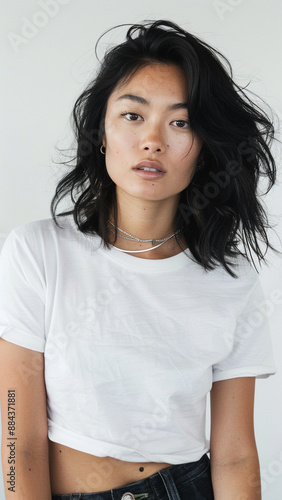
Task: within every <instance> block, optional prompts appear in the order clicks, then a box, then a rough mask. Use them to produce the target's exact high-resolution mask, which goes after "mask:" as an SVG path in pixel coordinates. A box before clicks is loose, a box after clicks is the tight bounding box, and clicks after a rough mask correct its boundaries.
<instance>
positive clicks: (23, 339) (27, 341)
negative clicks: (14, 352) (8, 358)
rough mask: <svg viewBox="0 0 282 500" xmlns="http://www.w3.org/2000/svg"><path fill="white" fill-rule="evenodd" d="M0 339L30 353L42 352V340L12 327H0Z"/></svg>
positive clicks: (43, 343) (43, 342)
mask: <svg viewBox="0 0 282 500" xmlns="http://www.w3.org/2000/svg"><path fill="white" fill-rule="evenodd" d="M0 338H2V339H3V340H7V341H8V342H11V343H12V344H16V345H18V346H20V347H25V348H26V349H31V350H32V351H38V352H44V348H45V341H44V340H43V339H42V338H39V337H34V335H33V334H32V333H29V332H27V331H25V330H21V329H19V328H15V327H13V326H0Z"/></svg>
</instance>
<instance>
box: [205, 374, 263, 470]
mask: <svg viewBox="0 0 282 500" xmlns="http://www.w3.org/2000/svg"><path fill="white" fill-rule="evenodd" d="M254 393H255V377H240V378H233V379H228V380H221V381H218V382H214V383H213V386H212V390H211V394H210V396H211V438H210V452H211V460H213V461H214V462H217V463H232V462H236V461H237V460H241V459H244V458H247V457H250V456H252V455H256V453H257V451H256V443H255V435H254V421H253V413H254Z"/></svg>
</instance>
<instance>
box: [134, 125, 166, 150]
mask: <svg viewBox="0 0 282 500" xmlns="http://www.w3.org/2000/svg"><path fill="white" fill-rule="evenodd" d="M166 147H167V146H166V139H165V134H164V131H163V129H162V127H161V126H159V125H153V126H150V127H149V126H148V127H147V129H146V131H145V133H144V135H143V137H142V140H141V144H140V148H141V149H142V150H145V151H150V152H151V153H164V152H165V150H166Z"/></svg>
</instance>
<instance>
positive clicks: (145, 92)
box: [0, 21, 276, 500]
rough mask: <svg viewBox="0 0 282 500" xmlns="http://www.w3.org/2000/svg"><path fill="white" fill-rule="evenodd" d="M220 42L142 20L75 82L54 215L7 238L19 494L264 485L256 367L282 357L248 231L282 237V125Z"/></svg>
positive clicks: (6, 368) (245, 493)
mask: <svg viewBox="0 0 282 500" xmlns="http://www.w3.org/2000/svg"><path fill="white" fill-rule="evenodd" d="M220 57H222V56H220V54H219V53H218V52H216V51H215V50H214V49H212V48H211V47H209V46H208V45H207V44H205V43H204V42H202V41H200V40H198V39H197V38H196V37H194V36H192V35H191V34H189V33H187V32H186V31H184V30H183V29H181V28H180V27H178V26H176V25H175V24H173V23H171V22H167V21H157V22H153V23H147V24H144V25H136V26H132V27H131V28H130V29H129V30H128V33H127V38H126V41H125V42H124V43H122V44H120V45H118V46H116V47H115V48H113V49H112V50H110V51H109V52H108V54H107V55H106V56H105V59H104V61H103V63H102V65H101V68H100V70H99V73H98V75H97V77H96V78H95V81H94V82H92V83H91V84H90V85H89V87H88V89H87V90H86V91H85V92H84V93H83V94H82V96H81V97H80V98H79V99H78V100H77V102H76V105H75V108H74V121H75V126H76V137H77V145H78V146H77V155H76V160H75V165H74V167H73V169H72V170H71V172H70V173H69V174H68V175H67V176H65V177H64V178H63V179H62V180H61V182H60V183H59V185H58V188H57V191H56V194H55V197H54V199H53V202H52V214H53V219H48V220H44V221H37V222H33V223H29V224H26V225H24V226H22V227H20V228H17V229H16V230H14V231H12V233H11V235H10V236H9V237H8V239H7V241H6V244H5V248H4V249H3V253H2V268H1V287H2V288H1V322H0V323H1V336H2V339H1V341H0V356H1V380H2V383H1V407H2V422H3V447H2V461H3V471H4V477H5V478H6V477H7V474H8V477H11V475H10V476H9V473H10V463H9V453H10V448H9V447H8V446H6V443H7V439H8V442H9V439H12V437H13V438H14V437H16V438H17V439H16V440H15V441H14V445H11V446H14V447H15V468H16V477H15V479H14V482H15V486H14V487H15V492H11V490H10V489H9V486H10V487H11V482H10V483H9V482H8V480H7V481H6V495H7V500H8V499H10V498H13V499H18V498H28V499H31V498H36V499H37V498H40V499H41V500H45V499H46V500H47V499H50V498H53V499H54V500H63V499H64V500H67V499H82V500H92V499H93V500H98V499H99V500H102V499H103V500H109V499H115V500H117V499H119V500H120V499H123V500H130V499H138V500H142V499H145V498H147V499H148V500H153V499H163V500H165V499H170V500H172V499H173V500H179V499H185V500H186V499H188V498H189V499H213V498H215V499H216V500H221V499H223V500H233V499H234V500H235V498H236V499H239V498H241V499H243V498H244V499H250V500H258V499H260V498H261V495H260V479H259V461H258V454H257V450H256V444H255V438H254V428H253V404H254V388H255V378H256V377H267V376H268V375H270V374H273V373H274V372H275V368H274V366H273V359H272V351H271V345H270V339H269V336H268V333H267V329H266V325H265V322H264V318H263V316H262V315H261V314H260V316H259V317H260V321H259V322H258V321H257V322H256V327H255V328H254V321H253V319H254V316H255V317H257V316H256V314H257V308H258V305H257V304H259V302H260V301H261V300H262V298H261V297H262V296H261V288H260V285H259V281H258V277H257V274H256V272H255V270H254V269H253V267H252V265H251V263H250V261H251V259H252V257H251V252H250V250H253V251H254V252H255V254H256V255H257V257H258V259H259V260H263V259H264V255H263V253H262V250H261V249H260V246H259V244H258V238H259V237H260V238H261V239H262V240H263V241H264V242H265V243H266V246H267V247H269V246H270V243H269V241H268V237H267V234H266V227H267V218H266V214H265V212H264V210H263V208H262V205H261V203H260V201H259V199H258V193H257V185H258V180H259V178H260V176H261V175H264V176H267V178H268V180H269V189H270V187H271V186H272V185H273V184H274V182H275V172H276V171H275V164H274V160H273V157H272V155H271V151H270V149H269V140H270V139H271V138H272V136H273V127H272V124H271V123H270V121H269V119H268V118H267V117H266V116H265V115H264V113H263V112H262V111H261V110H260V109H259V108H258V107H256V106H255V105H254V104H253V103H252V102H251V101H250V100H248V99H247V97H246V96H245V95H244V93H243V92H242V90H241V89H240V88H239V87H238V86H236V85H235V84H234V82H233V81H232V78H231V77H230V76H229V74H228V72H227V70H226V69H224V66H223V65H222V63H221V62H220ZM67 195H71V199H72V202H73V207H72V208H71V209H70V210H69V211H68V212H64V214H61V215H60V216H58V215H57V205H58V203H59V202H60V201H61V200H62V199H63V198H65V196H67ZM240 244H241V246H240ZM45 390H46V392H45ZM8 391H10V392H8ZM209 392H210V395H211V436H210V442H209V441H207V440H206V438H205V411H206V396H207V394H209ZM7 394H8V395H9V397H10V407H9V408H8V403H7V401H8V400H7ZM46 395H47V397H46ZM8 411H9V412H10V413H8ZM46 415H47V418H46ZM9 417H11V418H10V419H9ZM9 429H10V430H9ZM9 432H14V434H13V436H12V435H11V434H9ZM6 438H7V439H6ZM209 451H210V459H209V457H208V455H207V453H208V452H209ZM10 458H13V457H11V456H10ZM12 473H14V471H12Z"/></svg>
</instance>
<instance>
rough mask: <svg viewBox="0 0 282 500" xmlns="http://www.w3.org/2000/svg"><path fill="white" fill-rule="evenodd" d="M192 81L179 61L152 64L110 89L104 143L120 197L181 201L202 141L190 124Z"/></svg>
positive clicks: (110, 173)
mask: <svg viewBox="0 0 282 500" xmlns="http://www.w3.org/2000/svg"><path fill="white" fill-rule="evenodd" d="M186 103H187V81H186V77H185V75H184V73H183V72H182V70H181V69H180V68H179V67H177V66H174V65H165V64H157V63H156V64H150V65H148V66H145V67H144V68H141V69H140V70H138V71H137V72H136V73H135V75H134V76H133V77H132V78H131V79H130V80H129V81H128V82H127V83H125V84H120V85H118V86H117V88H116V89H115V90H114V91H113V93H112V94H111V95H110V97H109V100H108V105H107V110H106V116H105V134H104V139H103V144H104V146H105V147H106V167H107V171H108V174H109V176H110V177H111V179H112V180H113V182H114V183H115V184H116V192H117V197H118V198H119V197H121V196H123V195H125V194H126V195H127V196H128V195H129V196H130V197H133V198H139V199H140V198H141V199H143V200H152V201H160V200H165V199H170V200H173V201H177V202H178V199H179V193H180V192H181V191H183V189H185V188H186V187H187V186H188V184H189V183H190V180H191V178H192V176H193V173H194V170H195V167H196V164H197V158H198V156H199V152H200V149H201V146H202V142H201V141H200V140H199V138H197V137H196V136H195V134H193V132H192V131H191V129H190V128H189V117H188V109H187V105H186Z"/></svg>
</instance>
